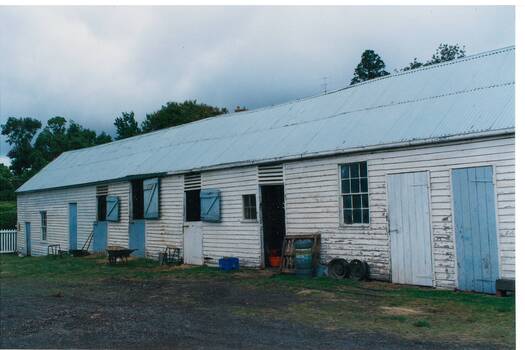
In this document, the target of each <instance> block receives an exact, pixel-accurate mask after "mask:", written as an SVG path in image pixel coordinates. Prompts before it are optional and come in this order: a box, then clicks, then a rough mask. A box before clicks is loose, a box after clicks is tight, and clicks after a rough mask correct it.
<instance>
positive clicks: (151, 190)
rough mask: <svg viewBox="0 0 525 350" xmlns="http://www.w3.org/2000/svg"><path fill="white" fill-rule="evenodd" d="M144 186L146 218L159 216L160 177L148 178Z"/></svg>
mask: <svg viewBox="0 0 525 350" xmlns="http://www.w3.org/2000/svg"><path fill="white" fill-rule="evenodd" d="M143 187H144V218H145V219H158V218H159V179H158V178H154V179H146V180H144V183H143Z"/></svg>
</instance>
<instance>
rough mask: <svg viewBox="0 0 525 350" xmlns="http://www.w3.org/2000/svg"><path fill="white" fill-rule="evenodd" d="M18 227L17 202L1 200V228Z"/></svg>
mask: <svg viewBox="0 0 525 350" xmlns="http://www.w3.org/2000/svg"><path fill="white" fill-rule="evenodd" d="M15 228H16V202H15V201H0V230H9V229H15Z"/></svg>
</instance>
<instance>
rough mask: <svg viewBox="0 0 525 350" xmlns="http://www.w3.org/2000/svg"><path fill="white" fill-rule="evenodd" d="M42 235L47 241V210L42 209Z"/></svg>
mask: <svg viewBox="0 0 525 350" xmlns="http://www.w3.org/2000/svg"><path fill="white" fill-rule="evenodd" d="M40 237H41V238H42V240H43V241H47V211H45V210H41V211H40Z"/></svg>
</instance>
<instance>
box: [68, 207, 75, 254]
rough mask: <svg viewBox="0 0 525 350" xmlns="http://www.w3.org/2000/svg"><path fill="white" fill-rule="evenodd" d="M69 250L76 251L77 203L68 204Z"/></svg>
mask: <svg viewBox="0 0 525 350" xmlns="http://www.w3.org/2000/svg"><path fill="white" fill-rule="evenodd" d="M69 249H77V203H69Z"/></svg>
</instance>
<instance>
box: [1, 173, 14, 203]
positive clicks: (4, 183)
mask: <svg viewBox="0 0 525 350" xmlns="http://www.w3.org/2000/svg"><path fill="white" fill-rule="evenodd" d="M15 189H16V188H15V184H14V176H13V173H11V170H9V168H8V167H6V166H5V165H4V164H0V201H12V200H15Z"/></svg>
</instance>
